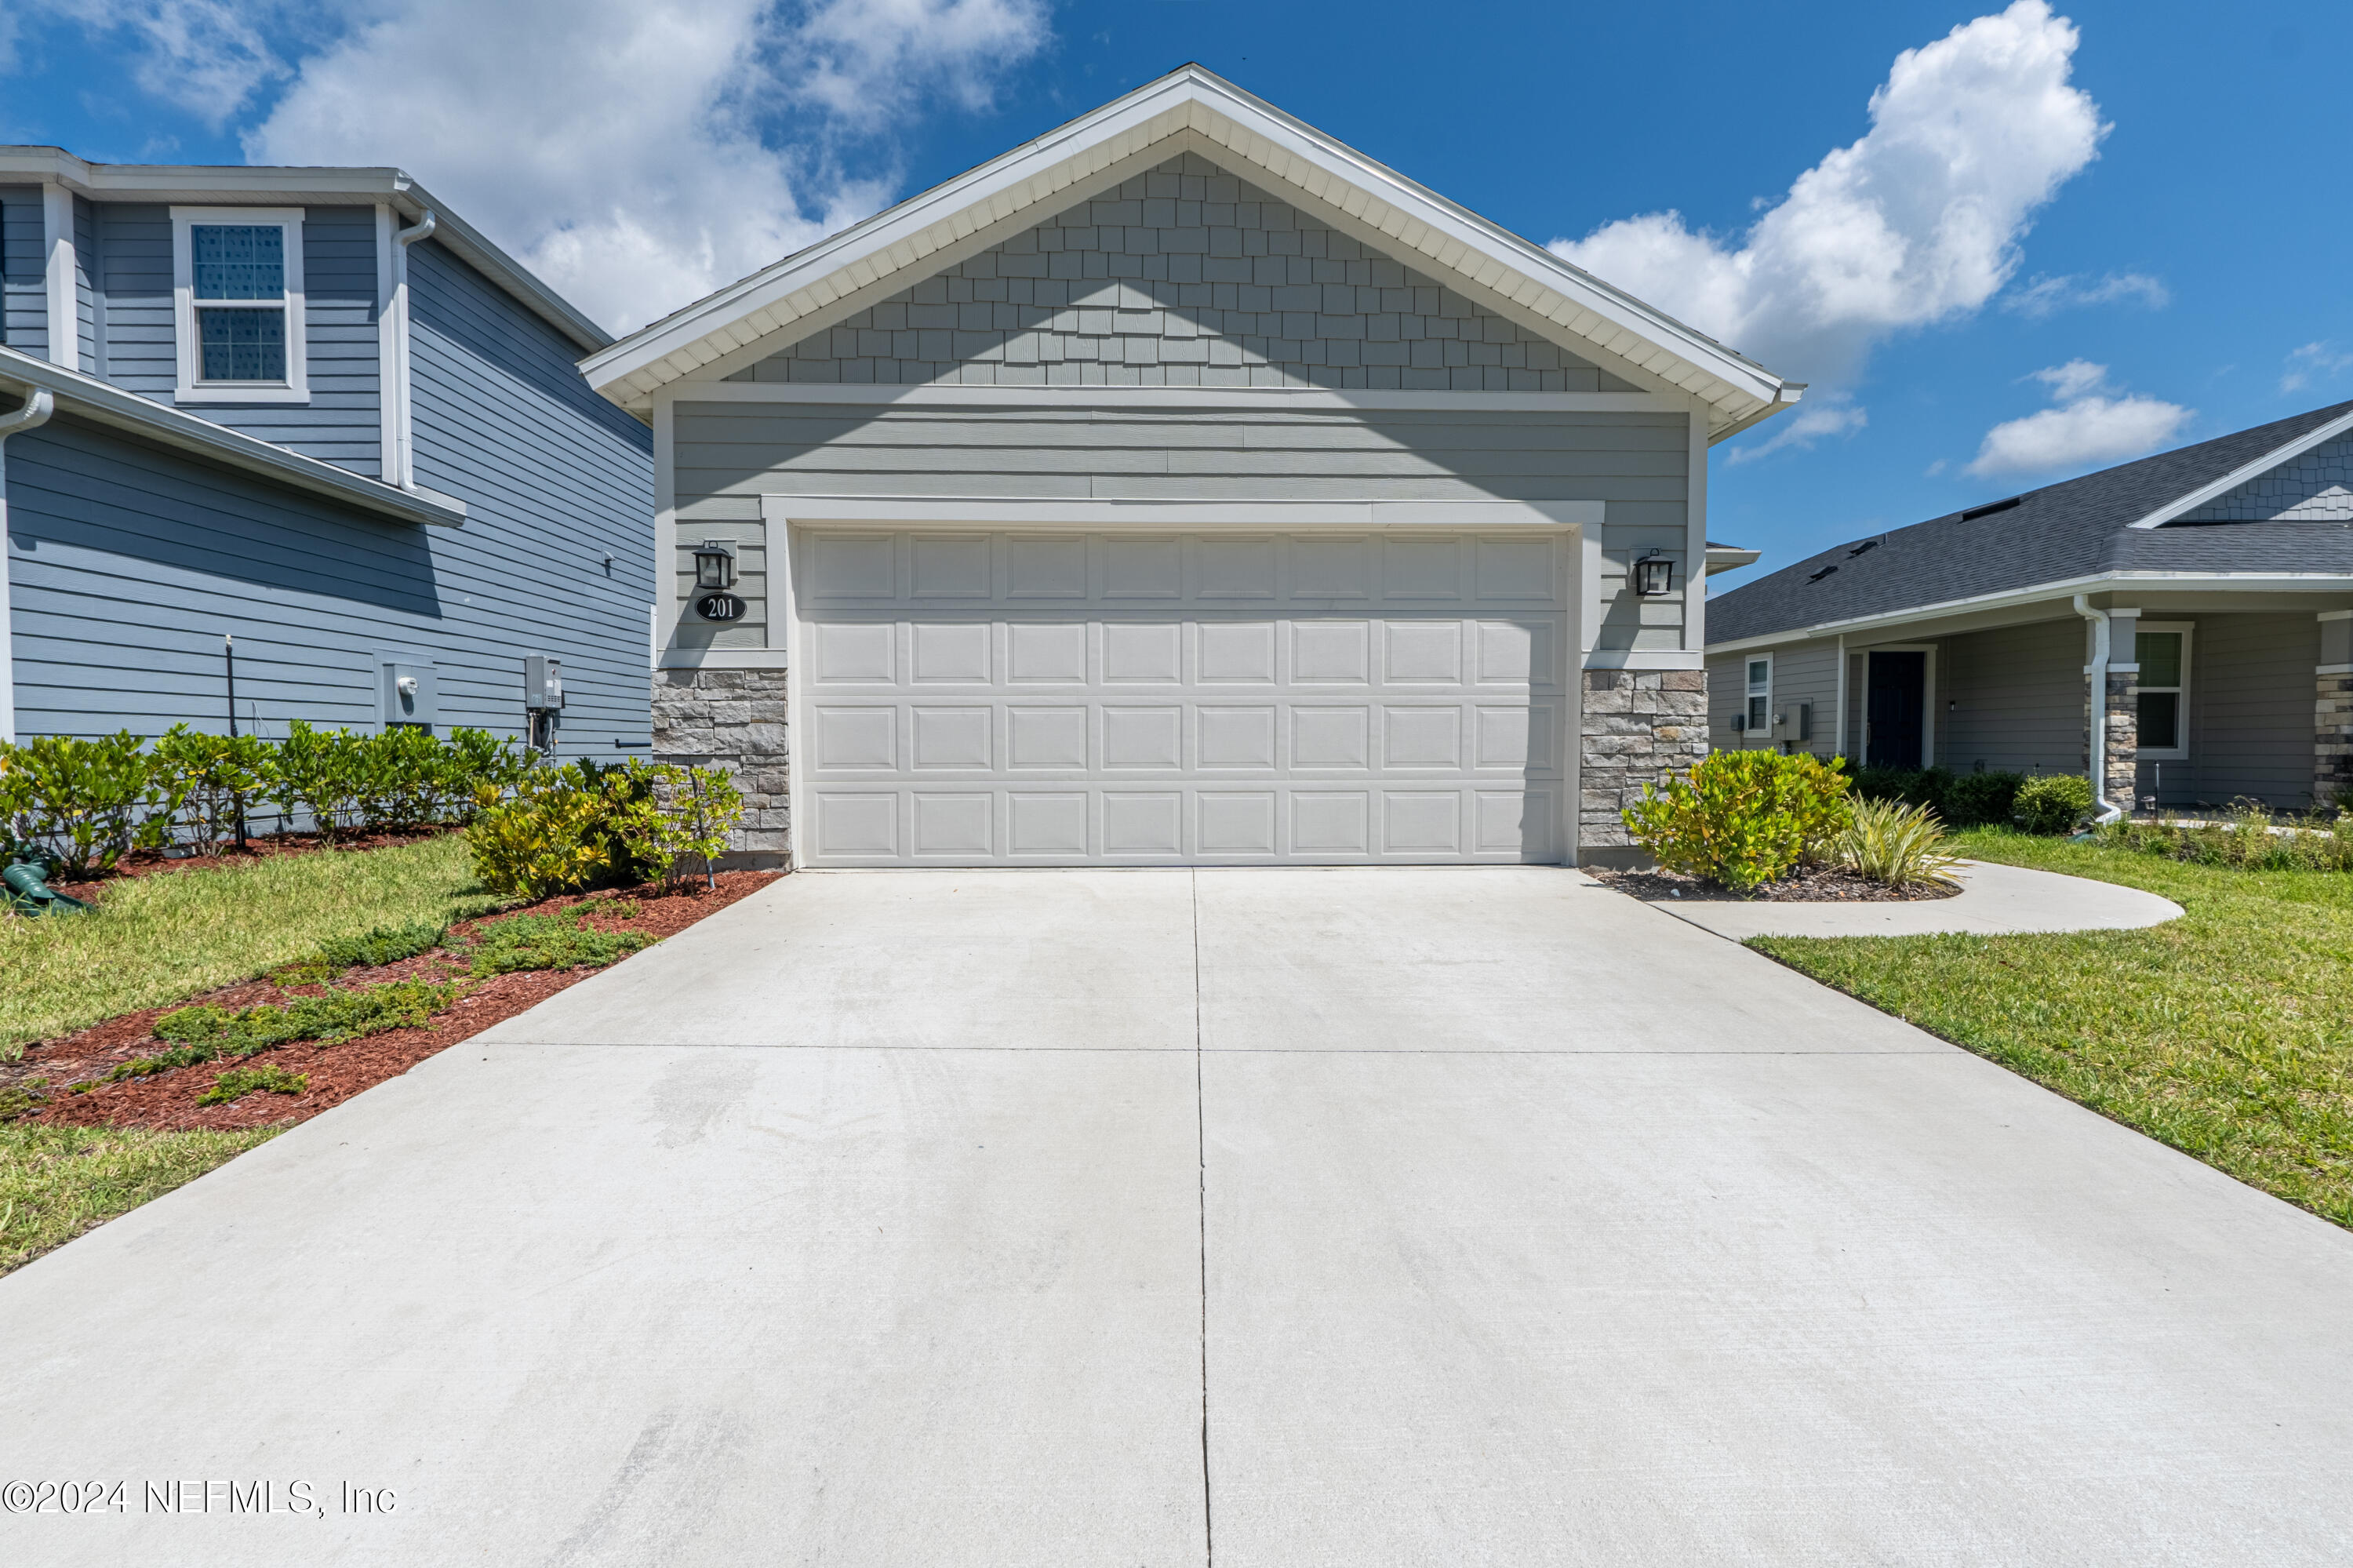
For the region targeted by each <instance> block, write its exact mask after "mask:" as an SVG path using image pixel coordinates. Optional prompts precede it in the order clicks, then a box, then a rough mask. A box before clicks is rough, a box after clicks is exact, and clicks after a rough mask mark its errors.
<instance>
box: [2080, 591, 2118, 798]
mask: <svg viewBox="0 0 2353 1568" xmlns="http://www.w3.org/2000/svg"><path fill="white" fill-rule="evenodd" d="M2075 613H2076V614H2077V615H2080V616H2082V617H2083V618H2084V620H2088V621H2090V622H2091V623H2092V674H2091V683H2092V693H2091V695H2092V704H2091V709H2090V716H2091V724H2092V805H2093V806H2094V809H2095V810H2097V812H2098V814H2097V815H2096V816H2094V818H2093V819H2092V821H2094V822H2113V821H2116V819H2117V818H2119V817H2121V816H2123V815H2124V814H2125V809H2124V808H2123V807H2122V806H2119V805H2117V804H2116V803H2115V802H2114V801H2112V800H2109V799H2108V612H2107V611H2106V610H2105V609H2093V608H2092V600H2091V598H2090V596H2088V595H2086V594H2080V593H2079V594H2077V595H2076V596H2075Z"/></svg>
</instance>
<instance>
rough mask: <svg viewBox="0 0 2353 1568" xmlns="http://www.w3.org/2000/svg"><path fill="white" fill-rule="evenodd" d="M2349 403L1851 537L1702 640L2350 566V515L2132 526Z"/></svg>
mask: <svg viewBox="0 0 2353 1568" xmlns="http://www.w3.org/2000/svg"><path fill="white" fill-rule="evenodd" d="M2348 412H2353V403H2339V404H2337V405H2335V406H2334V407H2332V408H2315V409H2313V410H2311V411H2310V412H2309V413H2304V414H2297V415H2295V416H2294V417H2292V418H2285V419H2277V420H2274V421H2273V422H2272V423H2270V424H2268V425H2258V426H2256V427H2255V428H2254V429H2248V430H2240V431H2238V432H2237V433H2235V434H2233V435H2228V436H2221V437H2218V438H2217V439H2215V440H2211V441H2200V443H2198V444H2197V445H2196V446H2191V447H2183V448H2181V449H2180V450H2178V451H2169V452H2160V453H2158V455H2157V456H2155V457H2148V458H2142V459H2140V460H2139V461H2137V462H2128V463H2121V464H2119V465H2117V466H2116V467H2115V468H2110V469H2103V470H2101V471H2099V472H2097V473H2087V474H2084V475H2083V476H2082V477H2081V478H2078V479H2070V480H2063V481H2062V482H2059V483H2057V484H2052V485H2045V486H2044V487H2043V488H2042V489H2040V490H2030V491H2028V492H2026V493H2024V494H2022V495H2020V496H2019V497H2017V498H2016V503H2015V504H2014V505H2005V506H2003V508H2002V509H2001V510H2000V511H1987V512H1985V513H1984V514H1983V515H1980V516H1977V517H1969V516H1968V513H1970V512H1974V511H1979V510H1981V508H1979V507H1968V508H1964V509H1963V510H1962V511H1960V512H1951V513H1947V514H1945V515H1944V516H1942V517H1933V518H1930V519H1929V520H1928V521H1927V522H1926V523H1915V524H1912V525H1911V526H1909V527H1906V528H1897V529H1894V530H1893V531H1891V532H1889V533H1885V534H1875V535H1870V536H1868V537H1866V538H1862V539H1856V540H1852V541H1850V542H1849V543H1846V544H1843V545H1840V546H1836V547H1835V548H1832V549H1828V550H1824V551H1822V552H1820V554H1818V555H1814V556H1809V557H1807V558H1806V559H1805V560H1802V561H1799V563H1798V564H1797V565H1795V566H1792V567H1783V568H1782V569H1781V570H1779V571H1778V572H1775V573H1773V574H1772V575H1771V576H1769V577H1759V578H1758V579H1757V581H1755V582H1752V583H1744V584H1743V585H1741V586H1740V587H1739V588H1735V589H1733V590H1732V591H1731V592H1729V593H1727V594H1725V596H1724V597H1723V598H1721V599H1710V600H1709V602H1708V608H1707V633H1708V641H1710V642H1736V641H1744V640H1746V639H1747V638H1751V637H1766V636H1770V635H1772V634H1774V633H1776V632H1782V631H1790V630H1797V629H1799V628H1800V627H1807V626H1819V625H1820V624H1822V623H1823V622H1825V621H1834V620H1855V619H1858V618H1861V617H1864V616H1874V615H1890V614H1895V613H1899V612H1901V611H1903V610H1906V609H1917V608H1919V607H1921V606H1924V605H1931V604H1945V603H1949V602H1950V601H1952V600H1954V599H1973V598H1976V597H1978V596H1980V595H1984V594H1997V593H2008V592H2013V591H2016V590H2019V589H2022V588H2033V587H2034V586H2036V585H2037V584H2039V583H2046V582H2060V581H2064V580H2066V579H2069V578H2073V577H2090V576H2094V575H2096V574H2099V573H2103V572H2121V571H2185V572H2217V571H2240V572H2248V571H2265V570H2276V571H2306V572H2311V571H2323V572H2345V573H2348V575H2353V523H2348V522H2343V521H2336V520H2316V519H2311V518H2295V517H2291V518H2281V519H2271V520H2265V521H2260V522H2190V521H2188V520H2183V521H2179V522H2175V523H2170V524H2167V525H2166V526H2164V527H2161V528H2135V527H2133V526H2132V524H2135V523H2136V522H2138V521H2139V520H2140V519H2141V518H2143V517H2146V516H2147V515H2148V514H2150V513H2152V512H2155V511H2156V510H2158V508H2159V507H2161V506H2163V505H2165V504H2166V503H2168V502H2172V501H2178V500H2179V499H2180V498H2181V497H2183V496H2185V495H2188V494H2189V493H2190V492H2192V491H2194V490H2197V489H2198V488H2200V486H2202V485H2206V484H2211V483H2212V482H2214V481H2216V480H2218V479H2221V477H2222V476H2223V475H2225V474H2227V473H2230V472H2232V471H2233V470H2235V469H2239V468H2242V467H2243V466H2245V465H2246V464H2248V463H2250V462H2253V461H2255V460H2257V459H2258V458H2261V457H2262V456H2263V454H2264V453H2266V452H2270V451H2275V450H2278V449H2279V448H2281V447H2284V446H2286V445H2287V444H2288V443H2289V442H2291V441H2294V440H2296V439H2297V438H2298V437H2300V436H2304V435H2307V434H2309V433H2310V432H2312V431H2314V430H2316V429H2319V428H2320V427H2321V426H2323V425H2326V424H2327V423H2328V422H2329V421H2330V420H2332V419H2335V418H2340V417H2341V416H2343V415H2345V414H2347V413H2348Z"/></svg>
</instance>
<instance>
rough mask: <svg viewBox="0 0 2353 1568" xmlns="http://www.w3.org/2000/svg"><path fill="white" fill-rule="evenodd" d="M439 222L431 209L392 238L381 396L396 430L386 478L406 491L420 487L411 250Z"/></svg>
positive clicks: (387, 463) (389, 454) (387, 456)
mask: <svg viewBox="0 0 2353 1568" xmlns="http://www.w3.org/2000/svg"><path fill="white" fill-rule="evenodd" d="M439 221H440V220H439V219H438V218H437V217H435V216H434V215H433V212H432V209H431V208H429V207H428V208H427V209H426V213H425V216H424V217H421V218H418V219H417V223H416V225H415V227H413V228H401V229H396V230H394V231H393V236H392V310H391V316H392V330H391V331H390V332H389V333H387V334H385V346H386V347H387V348H388V349H389V350H390V351H391V355H392V362H391V363H390V364H388V365H385V366H383V380H384V387H383V390H382V393H381V396H382V397H385V398H386V399H387V400H388V406H389V408H390V409H391V412H392V416H393V417H392V418H391V419H390V420H389V421H388V423H389V424H390V425H391V427H392V430H393V450H391V451H390V452H389V453H387V454H386V461H385V464H384V468H385V476H384V477H385V482H387V483H390V484H396V485H398V486H399V487H400V488H401V489H403V490H413V489H415V488H416V486H417V446H416V441H415V440H414V432H413V429H412V428H411V425H410V422H409V418H410V409H409V397H408V394H409V379H408V248H409V247H410V246H412V245H414V244H416V243H417V241H418V240H420V239H424V238H429V237H430V236H431V235H432V233H433V230H434V228H436V226H437V225H438V223H439Z"/></svg>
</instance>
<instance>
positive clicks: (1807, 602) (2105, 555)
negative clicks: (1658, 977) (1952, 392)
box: [1708, 403, 2353, 810]
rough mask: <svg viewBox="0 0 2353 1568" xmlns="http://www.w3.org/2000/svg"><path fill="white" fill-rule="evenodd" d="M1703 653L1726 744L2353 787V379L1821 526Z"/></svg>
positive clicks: (2265, 795) (2185, 782)
mask: <svg viewBox="0 0 2353 1568" xmlns="http://www.w3.org/2000/svg"><path fill="white" fill-rule="evenodd" d="M1708 669H1709V673H1710V684H1711V688H1712V690H1713V691H1714V693H1715V702H1714V713H1713V715H1712V723H1713V726H1714V734H1715V745H1716V746H1718V747H1760V746H1771V747H1778V748H1779V749H1781V750H1784V751H1812V752H1815V753H1818V754H1820V755H1821V756H1825V757H1827V756H1831V755H1833V754H1840V755H1844V756H1846V757H1849V758H1853V759H1855V760H1856V761H1858V762H1860V763H1863V764H1867V765H1873V766H1889V767H1906V768H1916V767H1921V766H1925V765H1929V764H1941V765H1943V766H1945V767H1947V768H1953V769H1956V770H1957V771H1960V772H1971V771H1978V772H1985V771H1995V770H2008V771H2017V772H2024V773H2034V772H2042V773H2052V772H2060V773H2077V774H2083V773H2086V772H2088V773H2089V774H2090V775H2091V777H2092V778H2093V779H2094V782H2095V783H2097V784H2099V785H2100V787H2101V796H2102V800H2103V802H2104V804H2113V805H2115V806H2117V807H2122V808H2127V809H2146V808H2147V806H2148V805H2149V804H2150V803H2151V802H2152V801H2154V802H2157V803H2160V804H2162V805H2165V806H2168V807H2171V806H2191V805H2201V804H2203V805H2214V804H2226V803H2228V802H2229V801H2231V800H2234V799H2237V798H2239V797H2242V796H2248V797H2253V798H2254V799H2257V800H2263V801H2265V802H2268V803H2269V804H2271V805H2272V806H2274V807H2275V808H2281V809H2288V810H2300V809H2306V808H2309V807H2311V806H2313V805H2315V804H2320V805H2327V804H2328V803H2330V801H2331V800H2332V799H2333V797H2334V796H2335V793H2336V791H2337V790H2338V789H2342V788H2345V787H2347V786H2348V785H2353V728H2348V726H2353V403H2340V404H2338V405H2337V406H2336V407H2334V408H2316V409H2314V410H2313V411H2311V412H2310V413H2306V414H2298V415H2296V416H2295V418H2288V419H2281V420H2278V421H2276V422H2274V423H2272V424H2268V425H2262V426H2258V427H2256V428H2255V429H2250V430H2241V431H2239V432H2238V433H2237V434H2235V435H2230V436H2224V437H2222V438H2221V439H2220V440H2211V441H2203V442H2200V444H2198V445H2196V446H2192V447H2184V448H2182V449H2181V450H2179V451H2171V452H2166V453H2164V454H2162V455H2161V456H2158V457H2152V458H2143V459H2142V460H2141V461H2138V462H2128V463H2125V464H2123V465H2121V466H2119V467H2116V468H2112V469H2106V470H2104V471H2101V472H2098V473H2092V474H2085V475H2084V477H2082V478H2080V479H2071V480H2068V481H2066V482H2063V483H2060V484H2053V485H2048V486H2045V487H2044V488H2042V489H2041V490H2034V491H2029V492H2027V493H2024V494H2022V495H2016V496H2010V497H2007V498H2004V499H2000V500H1996V501H1990V502H1988V503H1985V504H1982V505H1978V506H1972V507H1969V508H1968V509H1966V510H1964V511H1961V512H1957V513H1954V514H1949V515H1947V516H1944V517H1938V518H1935V519H1932V520H1931V521H1929V522H1926V523H1918V524H1913V525H1912V526H1910V527H1908V528H1898V529H1895V530H1894V531H1893V532H1890V533H1886V534H1877V535H1872V536H1870V537H1868V538H1863V539H1856V540H1853V541H1851V542H1849V543H1847V544H1843V545H1841V546H1837V547H1836V548H1835V549H1831V550H1825V551H1823V552H1822V553H1821V554H1820V555H1818V556H1813V557H1812V558H1811V559H1810V560H1805V561H1800V562H1799V563H1798V564H1797V565H1796V566H1793V567H1785V568H1783V569H1782V570H1780V571H1778V572H1775V573H1774V574H1773V575H1772V576H1770V577H1764V578H1761V579H1759V580H1757V581H1756V582H1753V583H1747V584H1745V585H1743V586H1742V587H1740V588H1736V589H1735V590H1733V591H1732V592H1729V593H1727V594H1725V595H1724V596H1723V597H1722V598H1720V599H1716V600H1715V601H1714V602H1713V603H1712V604H1711V606H1710V608H1709V612H1708ZM2094 714H2097V715H2100V716H2101V717H2102V719H2103V721H2104V722H2102V723H2101V724H2098V725H2094V724H2093V723H2092V717H2093V715H2094Z"/></svg>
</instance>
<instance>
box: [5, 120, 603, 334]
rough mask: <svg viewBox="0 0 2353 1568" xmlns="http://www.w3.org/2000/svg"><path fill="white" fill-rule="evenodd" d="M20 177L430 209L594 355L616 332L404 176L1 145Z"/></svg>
mask: <svg viewBox="0 0 2353 1568" xmlns="http://www.w3.org/2000/svg"><path fill="white" fill-rule="evenodd" d="M16 179H26V180H32V181H40V182H44V183H46V182H51V181H54V182H56V183H58V184H59V185H64V186H66V187H67V188H68V189H69V190H72V191H76V192H79V194H80V195H82V196H88V197H90V199H91V200H93V201H95V200H100V199H104V200H107V201H139V202H153V203H156V204H159V205H162V206H166V207H169V206H172V205H174V204H177V203H196V202H216V203H234V202H248V201H253V200H256V199H272V198H274V199H276V200H279V201H300V202H303V203H305V204H306V205H308V206H311V207H352V206H362V207H365V206H373V205H375V203H378V202H387V201H388V202H390V203H391V204H392V207H393V208H394V210H396V212H398V213H399V214H400V215H401V216H402V217H406V218H408V219H409V220H410V221H412V222H413V221H415V220H416V219H417V218H420V217H424V216H425V214H426V212H427V210H428V209H429V210H432V211H435V212H438V214H439V215H440V218H441V229H440V231H439V232H438V233H437V234H436V235H435V236H434V238H437V239H438V240H440V241H441V242H442V243H443V244H445V245H447V246H448V248H449V249H450V250H452V251H453V252H455V253H456V254H457V255H459V257H462V258H463V259H464V260H466V262H467V263H468V264H469V265H470V266H471V267H473V268H475V269H476V270H478V271H480V272H481V273H483V274H484V275H485V276H487V277H488V278H490V280H491V281H492V282H494V283H496V284H498V285H499V287H501V289H504V290H505V291H507V292H508V293H510V294H512V295H513V296H514V297H515V298H516V299H517V300H520V301H521V302H522V304H523V306H524V307H525V308H526V309H528V310H529V311H531V312H532V313H533V314H534V315H537V316H538V317H540V319H542V320H543V321H544V322H546V323H548V324H549V325H550V326H552V327H554V328H555V330H556V331H558V332H560V333H562V334H564V335H565V337H567V338H569V339H571V340H572V342H573V344H575V346H577V347H578V348H579V349H580V350H581V351H582V352H583V353H588V354H593V353H595V352H596V350H598V349H600V348H603V347H604V346H606V345H607V344H609V343H611V342H612V341H613V334H611V333H608V332H607V331H606V330H605V329H604V328H603V327H600V326H598V325H597V324H596V323H595V322H592V321H590V320H589V319H588V318H587V317H586V316H585V315H583V314H581V313H580V312H579V311H578V310H577V309H576V308H575V307H574V305H573V304H572V302H570V301H568V300H566V299H565V298H564V297H563V296H562V295H560V294H557V293H556V292H555V291H553V290H551V289H550V288H549V287H548V286H547V285H546V284H545V283H543V282H541V281H539V280H538V279H537V278H535V277H533V275H532V273H531V271H530V270H529V269H527V268H525V267H524V266H523V265H522V263H521V262H519V261H517V260H515V259H514V258H513V257H512V256H509V255H508V254H507V253H506V252H505V251H503V250H501V249H499V248H498V247H497V246H495V245H493V244H491V242H490V241H489V240H488V239H485V238H483V237H482V236H481V234H480V231H478V230H477V229H475V228H474V227H473V226H472V225H470V224H469V223H467V222H466V221H465V220H464V219H462V218H459V217H456V216H455V215H454V214H452V213H451V212H450V211H449V209H448V207H444V206H442V204H441V203H440V202H438V201H437V200H436V199H434V197H433V196H432V194H431V193H430V192H428V191H427V190H426V188H425V187H424V186H423V185H418V184H417V182H416V181H415V180H413V179H411V178H410V177H409V176H408V175H407V173H406V171H405V170H401V169H396V168H390V167H380V168H307V167H299V166H288V165H283V164H264V165H259V166H254V167H248V166H245V165H241V164H93V163H90V161H89V160H87V159H84V158H78V157H76V156H74V155H73V154H71V153H69V152H67V151H66V150H65V149H63V148H62V147H28V146H7V147H0V183H14V181H15V180H16Z"/></svg>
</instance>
